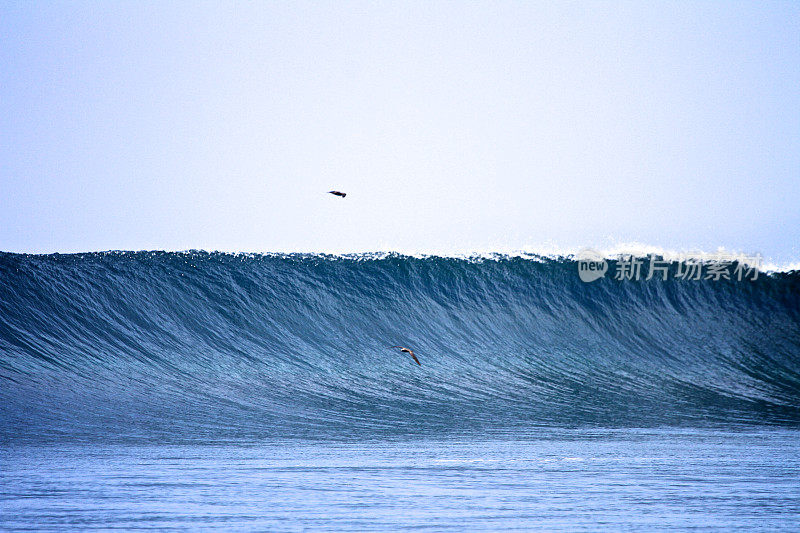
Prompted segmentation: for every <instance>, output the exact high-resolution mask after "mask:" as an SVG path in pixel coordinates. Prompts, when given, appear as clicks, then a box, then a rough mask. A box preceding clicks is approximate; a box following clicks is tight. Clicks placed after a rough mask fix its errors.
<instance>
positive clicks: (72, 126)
mask: <svg viewBox="0 0 800 533" xmlns="http://www.w3.org/2000/svg"><path fill="white" fill-rule="evenodd" d="M331 189H336V190H341V191H344V192H346V193H347V197H346V198H344V199H342V198H338V197H335V196H332V195H329V194H327V193H326V192H327V191H329V190H331ZM620 242H623V243H624V242H638V243H645V244H649V245H653V246H661V247H664V248H668V249H672V250H693V249H703V250H716V249H717V248H718V247H724V248H726V249H729V250H735V251H741V252H745V253H761V254H763V255H764V256H765V257H767V258H771V259H774V260H776V261H796V260H800V3H798V2H755V1H753V2H560V1H559V2H556V1H553V2H441V1H433V2H429V1H424V2H414V1H408V2H332V1H331V2H147V1H143V2H138V1H137V2H133V1H130V2H125V1H113V2H99V1H97V2H27V1H25V2H13V1H6V2H2V3H0V250H4V251H12V252H29V253H50V252H77V251H99V250H143V249H144V250H154V249H160V250H186V249H205V250H226V251H267V252H268V251H277V252H291V251H302V252H307V251H319V252H358V251H389V250H394V251H400V252H414V253H420V252H421V253H425V252H427V253H459V252H469V251H510V250H522V249H538V248H537V247H539V248H543V247H548V246H550V247H556V248H561V249H570V248H576V249H577V248H581V247H587V246H588V247H600V246H605V245H608V244H611V243H620Z"/></svg>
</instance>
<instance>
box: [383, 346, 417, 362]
mask: <svg viewBox="0 0 800 533" xmlns="http://www.w3.org/2000/svg"><path fill="white" fill-rule="evenodd" d="M389 348H400V351H401V352H406V353H408V354H411V357H413V358H414V361H416V362H417V364H418V365H419V366H422V363H420V362H419V359H417V356H416V355H414V352H412V351H411V350H409V349H408V348H403V347H402V346H389Z"/></svg>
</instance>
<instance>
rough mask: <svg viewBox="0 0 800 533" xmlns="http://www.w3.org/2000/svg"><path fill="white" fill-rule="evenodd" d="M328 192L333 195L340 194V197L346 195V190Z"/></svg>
mask: <svg viewBox="0 0 800 533" xmlns="http://www.w3.org/2000/svg"><path fill="white" fill-rule="evenodd" d="M328 194H332V195H334V196H341V197H342V198H344V197H345V196H347V193H346V192H340V191H328Z"/></svg>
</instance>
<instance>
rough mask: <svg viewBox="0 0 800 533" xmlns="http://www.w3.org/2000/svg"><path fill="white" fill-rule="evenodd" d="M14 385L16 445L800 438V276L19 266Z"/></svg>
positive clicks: (343, 260) (518, 261) (491, 261)
mask: <svg viewBox="0 0 800 533" xmlns="http://www.w3.org/2000/svg"><path fill="white" fill-rule="evenodd" d="M612 268H613V265H612ZM390 345H404V346H409V347H412V348H413V349H414V350H415V352H416V353H417V355H418V357H419V358H420V360H421V362H422V366H421V367H420V366H417V365H416V364H414V363H413V361H412V360H411V359H410V358H409V357H408V356H407V354H402V353H400V352H399V351H398V350H396V349H395V350H392V349H389V348H388V346H390ZM0 384H1V387H0V436H1V437H2V438H3V439H4V440H13V439H63V438H74V439H93V438H95V439H117V438H126V439H203V440H227V439H240V438H270V437H304V436H305V437H320V436H326V435H329V436H331V437H339V436H342V437H346V438H347V437H359V438H369V437H372V436H377V435H401V434H409V433H413V434H464V433H473V434H475V433H478V432H488V433H491V432H512V431H518V430H521V429H531V428H534V429H535V428H536V427H539V426H563V427H594V426H602V427H617V426H619V427H632V426H663V425H697V424H700V425H709V424H711V425H713V424H781V425H792V426H797V425H800V273H798V272H789V273H774V274H770V275H766V274H763V273H762V274H761V275H760V276H759V278H758V279H756V280H755V281H730V282H728V281H724V280H723V281H712V280H708V281H681V280H675V279H669V280H667V281H662V280H656V279H653V280H650V281H644V280H640V281H616V280H614V279H610V278H604V279H601V280H598V281H596V282H594V283H583V282H581V281H580V279H579V277H578V270H577V263H576V262H575V261H574V260H571V259H564V258H557V259H548V258H541V257H533V258H532V257H528V258H524V257H509V256H496V257H493V258H484V259H473V260H470V259H456V258H441V257H429V258H413V257H408V256H401V255H386V256H367V255H361V256H350V257H333V256H321V255H282V256H277V255H263V256H247V255H230V254H221V253H205V252H185V253H168V252H112V253H91V254H76V255H48V256H36V255H19V254H5V253H4V254H0Z"/></svg>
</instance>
